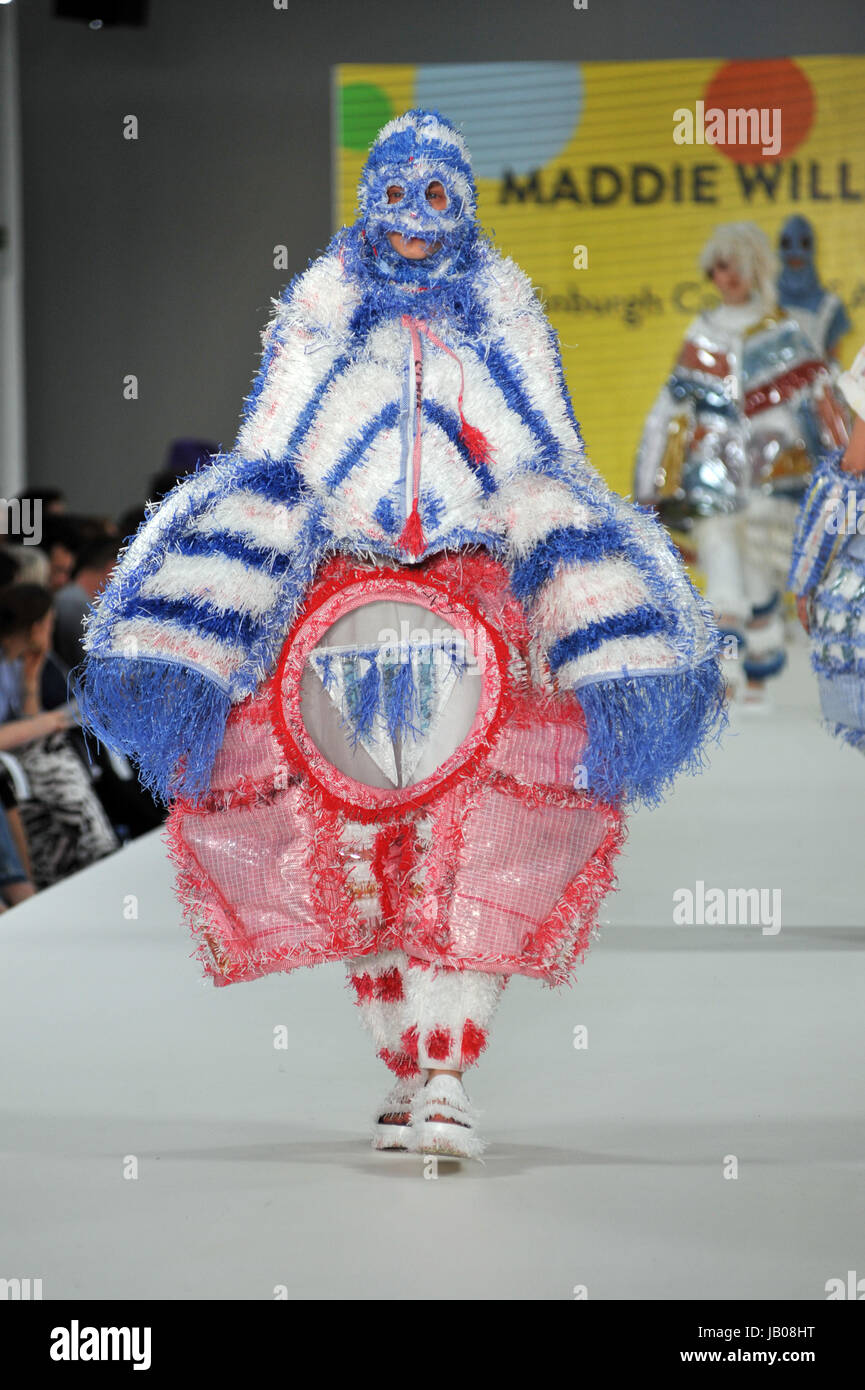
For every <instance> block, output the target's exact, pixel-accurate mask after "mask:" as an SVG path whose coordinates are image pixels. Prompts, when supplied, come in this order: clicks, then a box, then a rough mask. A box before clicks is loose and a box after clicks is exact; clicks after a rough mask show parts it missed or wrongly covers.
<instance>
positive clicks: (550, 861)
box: [449, 789, 607, 956]
mask: <svg viewBox="0 0 865 1390" xmlns="http://www.w3.org/2000/svg"><path fill="white" fill-rule="evenodd" d="M606 833H607V826H606V820H605V817H604V815H603V813H601V812H598V811H593V810H590V809H588V808H583V807H570V806H543V805H542V806H530V805H528V804H526V803H525V802H524V801H522V800H518V799H517V798H515V797H512V796H508V795H504V794H502V793H501V792H498V791H495V790H493V789H488V790H486V791H484V792H483V793H482V794H481V797H480V800H479V802H478V803H477V805H476V806H475V807H474V808H473V809H472V810H470V811H469V812H468V814H467V816H466V818H465V822H464V825H463V848H462V852H461V854H460V859H459V868H458V870H457V874H456V879H455V891H454V895H453V899H452V903H451V911H450V918H449V927H450V940H451V944H452V949H453V953H454V954H455V955H457V956H465V955H473V954H474V953H480V954H481V955H500V954H501V955H509V956H514V955H519V954H520V953H521V951H522V950H523V949H524V945H525V941H526V937H527V935H530V934H533V933H534V932H535V931H537V929H538V928H539V927H540V926H541V925H542V924H543V923H544V922H545V921H546V920H547V918H548V917H549V916H550V914H551V913H552V912H553V911H554V910H555V908H556V906H557V904H558V903H559V901H560V899H561V897H562V895H563V894H564V891H565V889H566V888H567V886H568V884H569V883H570V881H571V879H573V878H575V877H576V876H577V874H579V873H580V871H581V869H582V868H583V867H584V865H585V864H586V861H587V860H588V859H590V858H591V856H592V855H593V854H594V853H595V851H596V850H597V849H598V847H599V845H600V844H601V842H602V841H603V839H604V837H605V835H606Z"/></svg>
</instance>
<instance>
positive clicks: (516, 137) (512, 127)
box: [415, 63, 583, 179]
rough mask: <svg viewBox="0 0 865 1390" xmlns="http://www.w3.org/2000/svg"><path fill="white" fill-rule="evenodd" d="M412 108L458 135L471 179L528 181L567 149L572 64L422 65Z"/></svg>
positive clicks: (579, 103)
mask: <svg viewBox="0 0 865 1390" xmlns="http://www.w3.org/2000/svg"><path fill="white" fill-rule="evenodd" d="M415 105H416V106H421V107H424V108H426V109H429V108H433V109H434V110H436V111H440V112H441V113H442V115H443V116H447V118H448V120H450V121H453V123H454V125H456V126H459V128H460V129H461V131H462V133H463V135H464V136H465V140H466V144H467V145H468V147H469V150H470V152H471V156H472V167H473V169H474V171H475V175H476V177H478V178H482V179H493V178H500V177H501V175H502V172H503V171H504V170H506V169H509V170H511V171H512V172H513V173H514V174H522V175H525V174H530V173H531V171H532V170H533V169H539V168H541V167H542V166H543V165H545V164H548V163H549V161H550V160H551V159H555V157H556V156H557V155H558V154H561V152H562V150H563V149H564V148H565V146H566V145H567V144H568V142H569V140H570V139H571V138H572V136H573V134H574V131H575V130H576V129H577V126H578V125H579V122H580V116H581V115H582V110H583V78H582V73H581V71H580V67H579V64H578V63H422V64H420V65H419V66H418V67H417V68H416V70H415Z"/></svg>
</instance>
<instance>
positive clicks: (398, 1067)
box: [378, 1047, 420, 1080]
mask: <svg viewBox="0 0 865 1390" xmlns="http://www.w3.org/2000/svg"><path fill="white" fill-rule="evenodd" d="M378 1055H379V1057H380V1058H381V1060H382V1061H383V1062H384V1064H385V1066H386V1067H387V1068H388V1070H389V1071H392V1072H393V1074H394V1076H398V1077H399V1078H400V1080H404V1079H405V1077H407V1076H419V1075H420V1067H419V1066H418V1064H417V1062H416V1061H415V1059H414V1057H412V1056H411V1055H410V1054H409V1053H408V1052H393V1051H391V1049H390V1048H389V1047H383V1048H381V1049H380V1050H379V1054H378Z"/></svg>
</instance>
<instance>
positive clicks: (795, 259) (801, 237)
mask: <svg viewBox="0 0 865 1390" xmlns="http://www.w3.org/2000/svg"><path fill="white" fill-rule="evenodd" d="M816 249H817V239H816V235H815V232H814V228H813V226H812V225H811V223H810V222H809V221H808V219H807V217H801V216H800V215H799V214H798V213H797V214H796V215H795V216H793V217H788V218H787V221H786V222H785V223H784V225H783V227H782V228H781V235H780V237H779V238H778V254H779V257H780V260H781V273H780V275H779V276H778V303H779V304H780V305H781V308H782V309H787V310H788V312H789V313H791V314H792V315H793V317H794V318H795V319H798V321H799V323H800V325H801V327H802V328H803V329H804V330H805V332H806V333H807V334H808V336H809V338H810V339H811V341H812V342H813V343H814V346H815V347H817V348H819V349H820V352H821V354H822V355H823V356H824V357H829V356H834V355H835V353H836V351H837V347H838V343H839V341H840V339H841V338H843V337H844V334H845V333H849V331H850V320H849V318H848V317H847V311H846V309H845V308H844V305H843V304H842V303H841V300H840V299H839V298H838V296H837V294H833V293H832V291H831V290H827V289H826V288H825V286H824V285H821V284H820V275H819V273H818V270H817V264H816Z"/></svg>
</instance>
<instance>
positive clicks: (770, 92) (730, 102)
mask: <svg viewBox="0 0 865 1390" xmlns="http://www.w3.org/2000/svg"><path fill="white" fill-rule="evenodd" d="M703 101H704V103H705V106H704V119H705V123H706V127H707V129H708V128H710V125H711V116H710V114H709V113H710V112H711V111H712V110H715V111H723V112H724V117H725V130H724V136H725V138H724V139H723V140H718V141H717V142H713V143H715V148H716V149H718V150H720V151H721V153H722V154H725V155H727V157H728V158H729V159H732V160H734V161H735V163H736V164H762V163H765V162H766V161H767V160H775V159H783V158H784V157H785V156H787V155H790V154H792V153H793V151H794V150H796V149H798V147H799V145H801V143H802V141H803V140H804V139H805V138H806V136H807V135H808V134H809V132H810V130H811V126H812V125H813V122H814V109H815V100H814V89H813V88H812V86H811V83H810V82H809V81H808V78H807V77H806V76H805V74H804V72H803V71H802V69H801V68H800V67H797V66H796V64H795V63H794V62H793V60H792V58H764V59H758V60H756V61H753V62H732V63H725V64H724V66H723V67H721V68H719V69H718V71H717V72H716V73H715V75H714V77H713V78H712V79H711V81H710V82H709V85H708V86H707V87H706V90H705V93H704V95H703ZM743 110H744V111H755V110H756V111H757V112H758V113H761V119H762V120H763V122H764V125H763V134H765V135H769V137H770V138H769V139H764V138H763V134H760V135H759V136H758V139H757V140H756V142H754V141H752V142H751V143H749V144H743V143H741V142H740V139H739V138H737V137H741V136H742V135H743V134H747V135H749V136H751V135H753V134H754V133H755V132H754V129H753V122H752V121H748V122H746V130H745V131H743V130H737V129H736V128H734V129H733V130H731V129H730V119H729V115H728V113H729V112H731V111H739V112H741V111H743ZM764 112H765V113H766V114H765V115H762V113H764ZM778 112H780V115H778V114H776V113H778ZM773 130H774V131H775V132H780V137H781V138H780V147H779V148H778V149H777V150H772V149H771V146H772V143H773V142H772V139H771V132H772V131H773ZM767 147H769V153H768V154H767V153H764V150H765V149H766V148H767Z"/></svg>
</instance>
